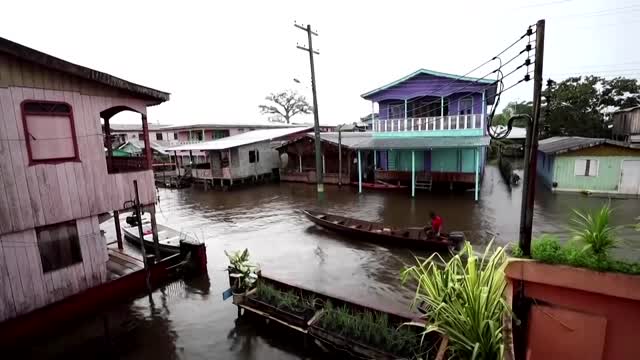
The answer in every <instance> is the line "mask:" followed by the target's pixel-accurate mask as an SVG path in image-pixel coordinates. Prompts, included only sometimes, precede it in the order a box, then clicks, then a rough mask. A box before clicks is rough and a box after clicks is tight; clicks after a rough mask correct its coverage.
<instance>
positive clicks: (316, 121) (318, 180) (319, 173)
mask: <svg viewBox="0 0 640 360" xmlns="http://www.w3.org/2000/svg"><path fill="white" fill-rule="evenodd" d="M293 25H294V26H295V27H297V28H298V29H300V30H303V31H306V32H307V38H308V42H309V47H308V48H306V47H304V46H300V45H296V46H297V47H298V49H300V50H304V51H306V52H308V53H309V64H310V66H311V92H312V93H313V131H314V133H315V140H316V146H315V148H316V183H317V184H318V193H319V194H322V193H324V184H323V173H322V157H321V154H320V152H321V148H320V143H321V141H322V139H321V138H320V120H319V119H318V96H317V94H316V72H315V68H314V66H313V54H317V55H320V53H319V52H318V51H315V50H313V41H312V36H318V34H317V33H316V32H314V31H312V30H311V25H307V26H306V27H305V26H302V25H298V24H296V23H294V24H293Z"/></svg>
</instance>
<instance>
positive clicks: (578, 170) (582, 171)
mask: <svg viewBox="0 0 640 360" xmlns="http://www.w3.org/2000/svg"><path fill="white" fill-rule="evenodd" d="M574 175H576V176H598V160H596V159H576V163H575V168H574Z"/></svg>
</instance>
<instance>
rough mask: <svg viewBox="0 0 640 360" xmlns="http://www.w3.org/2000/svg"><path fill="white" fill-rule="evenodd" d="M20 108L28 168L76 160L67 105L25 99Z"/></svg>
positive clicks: (72, 130)
mask: <svg viewBox="0 0 640 360" xmlns="http://www.w3.org/2000/svg"><path fill="white" fill-rule="evenodd" d="M21 107H22V122H23V125H24V135H25V140H26V143H27V152H28V154H29V164H30V165H33V164H38V163H60V162H66V161H78V160H79V158H78V140H77V138H76V131H75V126H74V123H73V112H72V109H71V105H69V104H67V103H64V102H55V101H42V100H25V101H23V102H22V105H21Z"/></svg>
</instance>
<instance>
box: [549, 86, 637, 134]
mask: <svg viewBox="0 0 640 360" xmlns="http://www.w3.org/2000/svg"><path fill="white" fill-rule="evenodd" d="M550 82H551V84H550V85H551V86H548V87H547V88H546V89H545V90H544V91H543V95H544V97H545V99H546V103H545V104H544V107H543V114H544V117H545V137H550V136H587V137H607V135H608V133H609V131H608V129H607V127H606V126H605V116H604V114H603V110H604V109H606V108H607V107H609V106H612V107H617V108H626V107H631V106H635V105H640V85H639V84H638V81H637V80H636V79H625V78H622V77H618V78H615V79H611V80H608V79H605V78H601V77H598V76H578V77H572V78H568V79H565V80H563V81H561V82H559V83H556V82H553V81H550Z"/></svg>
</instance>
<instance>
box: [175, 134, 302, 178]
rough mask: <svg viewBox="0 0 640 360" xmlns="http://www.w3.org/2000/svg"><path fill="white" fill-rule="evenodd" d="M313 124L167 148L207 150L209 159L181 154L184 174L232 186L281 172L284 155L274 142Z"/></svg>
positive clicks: (179, 159)
mask: <svg viewBox="0 0 640 360" xmlns="http://www.w3.org/2000/svg"><path fill="white" fill-rule="evenodd" d="M309 130H310V128H309V127H288V128H279V129H261V130H254V131H249V132H245V133H242V134H238V135H233V136H229V137H224V138H221V139H216V140H210V141H205V142H200V143H193V144H185V145H179V146H175V147H170V148H168V149H167V151H169V152H173V153H180V152H187V153H191V154H192V153H193V152H194V151H198V152H199V153H201V154H203V155H204V157H205V159H206V161H205V162H199V163H194V162H192V161H190V162H186V163H185V160H184V159H183V158H182V157H180V156H177V157H175V158H176V161H177V164H176V165H177V168H178V172H179V174H180V175H182V176H184V175H190V176H191V177H193V179H194V180H195V181H197V182H202V183H203V184H204V185H205V188H206V187H217V186H220V187H224V188H227V187H231V186H233V185H234V184H240V183H245V182H256V181H262V180H264V179H267V178H271V177H272V175H277V174H278V169H279V168H280V158H279V156H278V152H277V151H276V150H274V146H275V145H277V144H273V142H275V141H278V140H288V139H290V138H291V137H294V136H296V135H297V134H301V133H304V132H307V131H309Z"/></svg>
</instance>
